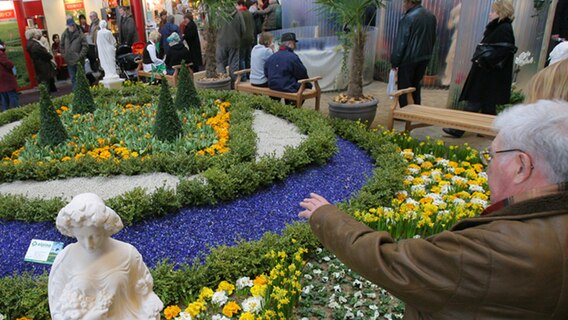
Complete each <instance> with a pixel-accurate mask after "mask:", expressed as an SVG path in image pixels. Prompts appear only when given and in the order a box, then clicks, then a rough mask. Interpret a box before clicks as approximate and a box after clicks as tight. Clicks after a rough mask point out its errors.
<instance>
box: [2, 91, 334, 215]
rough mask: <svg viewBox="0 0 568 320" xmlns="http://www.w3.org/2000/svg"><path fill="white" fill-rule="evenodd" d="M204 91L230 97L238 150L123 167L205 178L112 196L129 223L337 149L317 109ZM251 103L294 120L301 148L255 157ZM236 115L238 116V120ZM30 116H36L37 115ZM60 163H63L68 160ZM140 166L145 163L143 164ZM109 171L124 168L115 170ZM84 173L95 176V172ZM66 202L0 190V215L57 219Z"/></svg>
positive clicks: (205, 201)
mask: <svg viewBox="0 0 568 320" xmlns="http://www.w3.org/2000/svg"><path fill="white" fill-rule="evenodd" d="M202 95H203V96H206V97H211V96H212V95H214V96H215V97H216V98H219V99H221V100H227V101H231V104H232V107H231V112H233V113H232V116H233V119H234V121H235V125H234V126H233V125H231V129H230V130H231V131H230V135H231V139H230V140H231V141H230V143H229V147H230V148H231V149H232V150H238V151H236V153H237V154H238V155H237V156H223V155H221V156H217V157H187V156H178V157H174V159H173V160H172V159H170V158H168V157H166V156H163V157H159V160H155V161H153V160H150V161H144V162H147V164H144V168H146V169H144V170H131V171H127V172H124V173H125V174H136V173H143V172H147V171H146V170H150V169H152V170H151V172H155V171H160V172H170V173H171V172H172V171H175V170H176V169H175V168H180V167H192V168H193V169H192V170H188V171H187V172H195V173H198V172H200V174H201V176H202V177H203V179H181V180H180V183H179V184H178V186H177V188H176V190H173V189H171V188H166V187H162V188H159V189H157V190H156V191H155V192H153V193H147V192H146V191H145V190H144V189H142V188H136V189H134V190H132V191H129V192H126V193H124V194H122V195H119V196H117V197H113V198H111V199H108V200H107V201H106V202H107V205H108V206H109V207H111V208H113V209H114V210H115V211H116V212H117V214H118V215H119V216H120V217H121V218H122V221H123V222H124V223H125V224H126V225H129V224H132V223H135V222H137V221H142V220H144V219H149V218H153V217H160V216H163V215H165V214H167V213H169V212H174V211H177V210H179V209H180V208H181V207H189V206H196V205H211V204H216V203H218V202H219V201H228V200H232V199H235V198H237V197H240V196H243V195H248V194H252V193H253V192H255V191H256V190H258V188H260V187H263V186H267V185H270V184H272V183H274V182H275V181H278V180H282V179H284V178H285V177H286V176H288V174H290V173H291V172H294V171H296V170H298V169H300V168H301V167H304V166H306V165H309V164H323V163H325V162H326V161H328V160H329V158H330V157H331V156H332V155H333V154H334V153H335V151H336V146H335V134H334V131H333V129H332V128H331V127H330V125H329V124H328V123H327V121H326V120H325V119H324V118H323V117H322V116H321V115H320V114H318V113H315V112H313V111H309V110H302V109H292V108H290V107H287V106H283V105H281V104H279V103H277V102H274V101H272V100H271V99H268V98H265V97H251V96H248V95H242V94H238V93H234V92H215V91H204V92H203V93H202ZM250 107H254V108H257V109H264V110H265V111H266V112H268V113H271V114H274V115H275V116H278V117H282V118H285V119H287V120H289V121H291V122H293V123H294V124H296V126H298V128H299V129H300V131H302V132H303V133H305V134H307V135H308V139H307V140H306V141H304V142H303V143H302V144H301V145H300V146H299V147H298V148H295V149H294V148H288V149H286V151H285V152H284V154H283V156H282V158H280V159H276V158H274V157H269V156H267V157H263V158H262V159H261V160H260V161H259V162H255V160H254V156H255V153H256V135H255V133H254V131H253V130H252V108H250ZM29 118H33V117H29ZM237 119H240V121H239V120H237ZM31 121H35V119H33V120H31ZM31 121H24V122H23V123H22V126H23V128H24V129H22V130H21V131H25V132H26V133H27V134H31V133H33V131H31V132H30V127H34V126H33V125H32V124H30V122H31ZM22 126H20V127H22ZM18 128H19V127H18ZM13 136H23V134H22V133H21V132H17V133H14V134H13V135H10V137H13ZM0 144H1V143H0ZM10 144H12V142H10ZM20 144H21V142H20ZM1 148H2V147H1V146H0V149H1ZM156 158H158V157H156ZM196 159H197V160H196ZM200 159H205V160H200ZM168 160H170V161H168ZM135 161H136V162H132V161H131V162H126V161H125V163H129V164H131V163H137V164H141V163H142V161H139V160H135ZM87 162H89V163H90V162H93V163H94V162H95V161H94V160H93V161H84V162H83V161H82V162H76V163H78V164H79V165H75V166H74V167H73V170H72V172H76V170H80V169H83V168H84V169H85V171H89V166H88V165H84V164H83V163H87ZM59 164H60V165H61V167H64V166H66V165H67V162H64V163H58V165H59ZM18 166H20V165H18ZM137 168H141V166H140V167H137ZM59 169H60V168H59ZM22 170H23V169H22ZM27 170H30V171H33V170H36V171H37V169H34V168H27ZM23 171H25V170H23ZM70 171H71V170H70ZM187 172H184V173H187ZM108 173H109V174H111V173H120V172H116V171H115V170H113V171H112V172H108ZM86 175H87V176H92V172H89V174H86ZM205 181H206V182H205ZM66 202H67V201H65V200H64V199H62V198H53V199H47V200H46V199H42V198H33V199H30V198H27V197H25V196H21V195H15V196H14V195H0V219H5V220H23V221H30V222H39V221H53V220H54V219H55V217H56V216H57V212H58V211H59V209H60V208H62V207H63V206H65V204H66Z"/></svg>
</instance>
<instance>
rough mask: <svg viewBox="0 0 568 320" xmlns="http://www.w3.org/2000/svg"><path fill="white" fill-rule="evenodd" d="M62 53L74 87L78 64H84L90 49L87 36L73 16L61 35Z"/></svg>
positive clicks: (68, 20)
mask: <svg viewBox="0 0 568 320" xmlns="http://www.w3.org/2000/svg"><path fill="white" fill-rule="evenodd" d="M60 48H61V54H63V57H64V58H65V61H66V62H67V70H68V71H69V77H71V83H72V84H73V88H75V74H76V73H77V64H84V63H85V57H86V56H87V52H88V51H89V44H88V43H87V38H85V35H84V34H83V32H81V30H79V27H78V26H77V24H75V21H73V18H68V19H67V29H65V31H63V34H62V35H61V44H60Z"/></svg>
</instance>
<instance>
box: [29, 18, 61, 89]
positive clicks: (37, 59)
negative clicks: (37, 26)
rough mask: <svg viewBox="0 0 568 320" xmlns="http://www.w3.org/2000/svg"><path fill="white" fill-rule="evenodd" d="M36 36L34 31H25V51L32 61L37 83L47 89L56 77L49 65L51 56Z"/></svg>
mask: <svg viewBox="0 0 568 320" xmlns="http://www.w3.org/2000/svg"><path fill="white" fill-rule="evenodd" d="M38 35H39V34H38V33H37V32H35V30H34V29H29V30H26V39H28V44H27V47H26V51H27V52H28V53H29V55H30V58H31V59H32V63H33V65H34V70H35V74H36V79H37V81H38V82H40V83H44V84H45V86H46V87H47V88H51V85H50V83H51V82H54V77H55V75H56V71H55V67H54V65H53V64H52V63H51V59H53V56H52V55H51V53H49V52H48V51H47V49H46V48H45V47H44V46H42V45H41V43H40V42H39V40H38ZM53 84H55V83H53ZM51 91H53V90H51Z"/></svg>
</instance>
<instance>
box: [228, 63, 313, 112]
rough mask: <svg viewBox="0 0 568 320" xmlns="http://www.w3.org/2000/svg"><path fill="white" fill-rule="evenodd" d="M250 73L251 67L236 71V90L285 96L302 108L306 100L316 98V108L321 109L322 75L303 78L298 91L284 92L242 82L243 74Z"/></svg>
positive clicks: (278, 96) (279, 96)
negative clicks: (308, 87) (320, 81)
mask: <svg viewBox="0 0 568 320" xmlns="http://www.w3.org/2000/svg"><path fill="white" fill-rule="evenodd" d="M247 73H250V69H243V70H239V71H235V75H236V76H237V80H236V81H235V90H237V91H240V92H247V93H252V94H262V95H265V96H269V97H276V98H284V99H288V100H293V101H295V102H296V107H298V108H300V107H301V106H302V104H303V103H304V101H305V100H307V99H311V98H315V99H316V102H315V109H316V111H319V107H320V99H321V89H320V86H319V83H318V80H320V79H321V77H320V76H316V77H313V78H309V79H302V80H299V81H298V82H299V83H300V84H301V86H300V89H299V90H298V92H284V91H276V90H272V89H270V88H265V87H256V86H253V85H252V84H251V83H250V82H241V75H244V74H247ZM307 83H313V88H312V89H307V88H306V84H307Z"/></svg>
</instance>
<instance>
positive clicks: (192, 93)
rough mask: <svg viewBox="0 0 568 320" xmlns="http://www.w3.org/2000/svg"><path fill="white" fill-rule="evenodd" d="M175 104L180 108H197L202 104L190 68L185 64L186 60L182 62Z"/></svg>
mask: <svg viewBox="0 0 568 320" xmlns="http://www.w3.org/2000/svg"><path fill="white" fill-rule="evenodd" d="M174 105H175V106H176V109H178V110H187V109H189V108H197V107H199V106H200V105H201V100H200V99H199V95H197V90H196V89H195V84H194V83H193V79H191V75H190V74H189V69H188V68H187V67H186V65H185V61H182V62H181V69H180V71H179V75H178V85H177V93H176V100H175V104H174Z"/></svg>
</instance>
